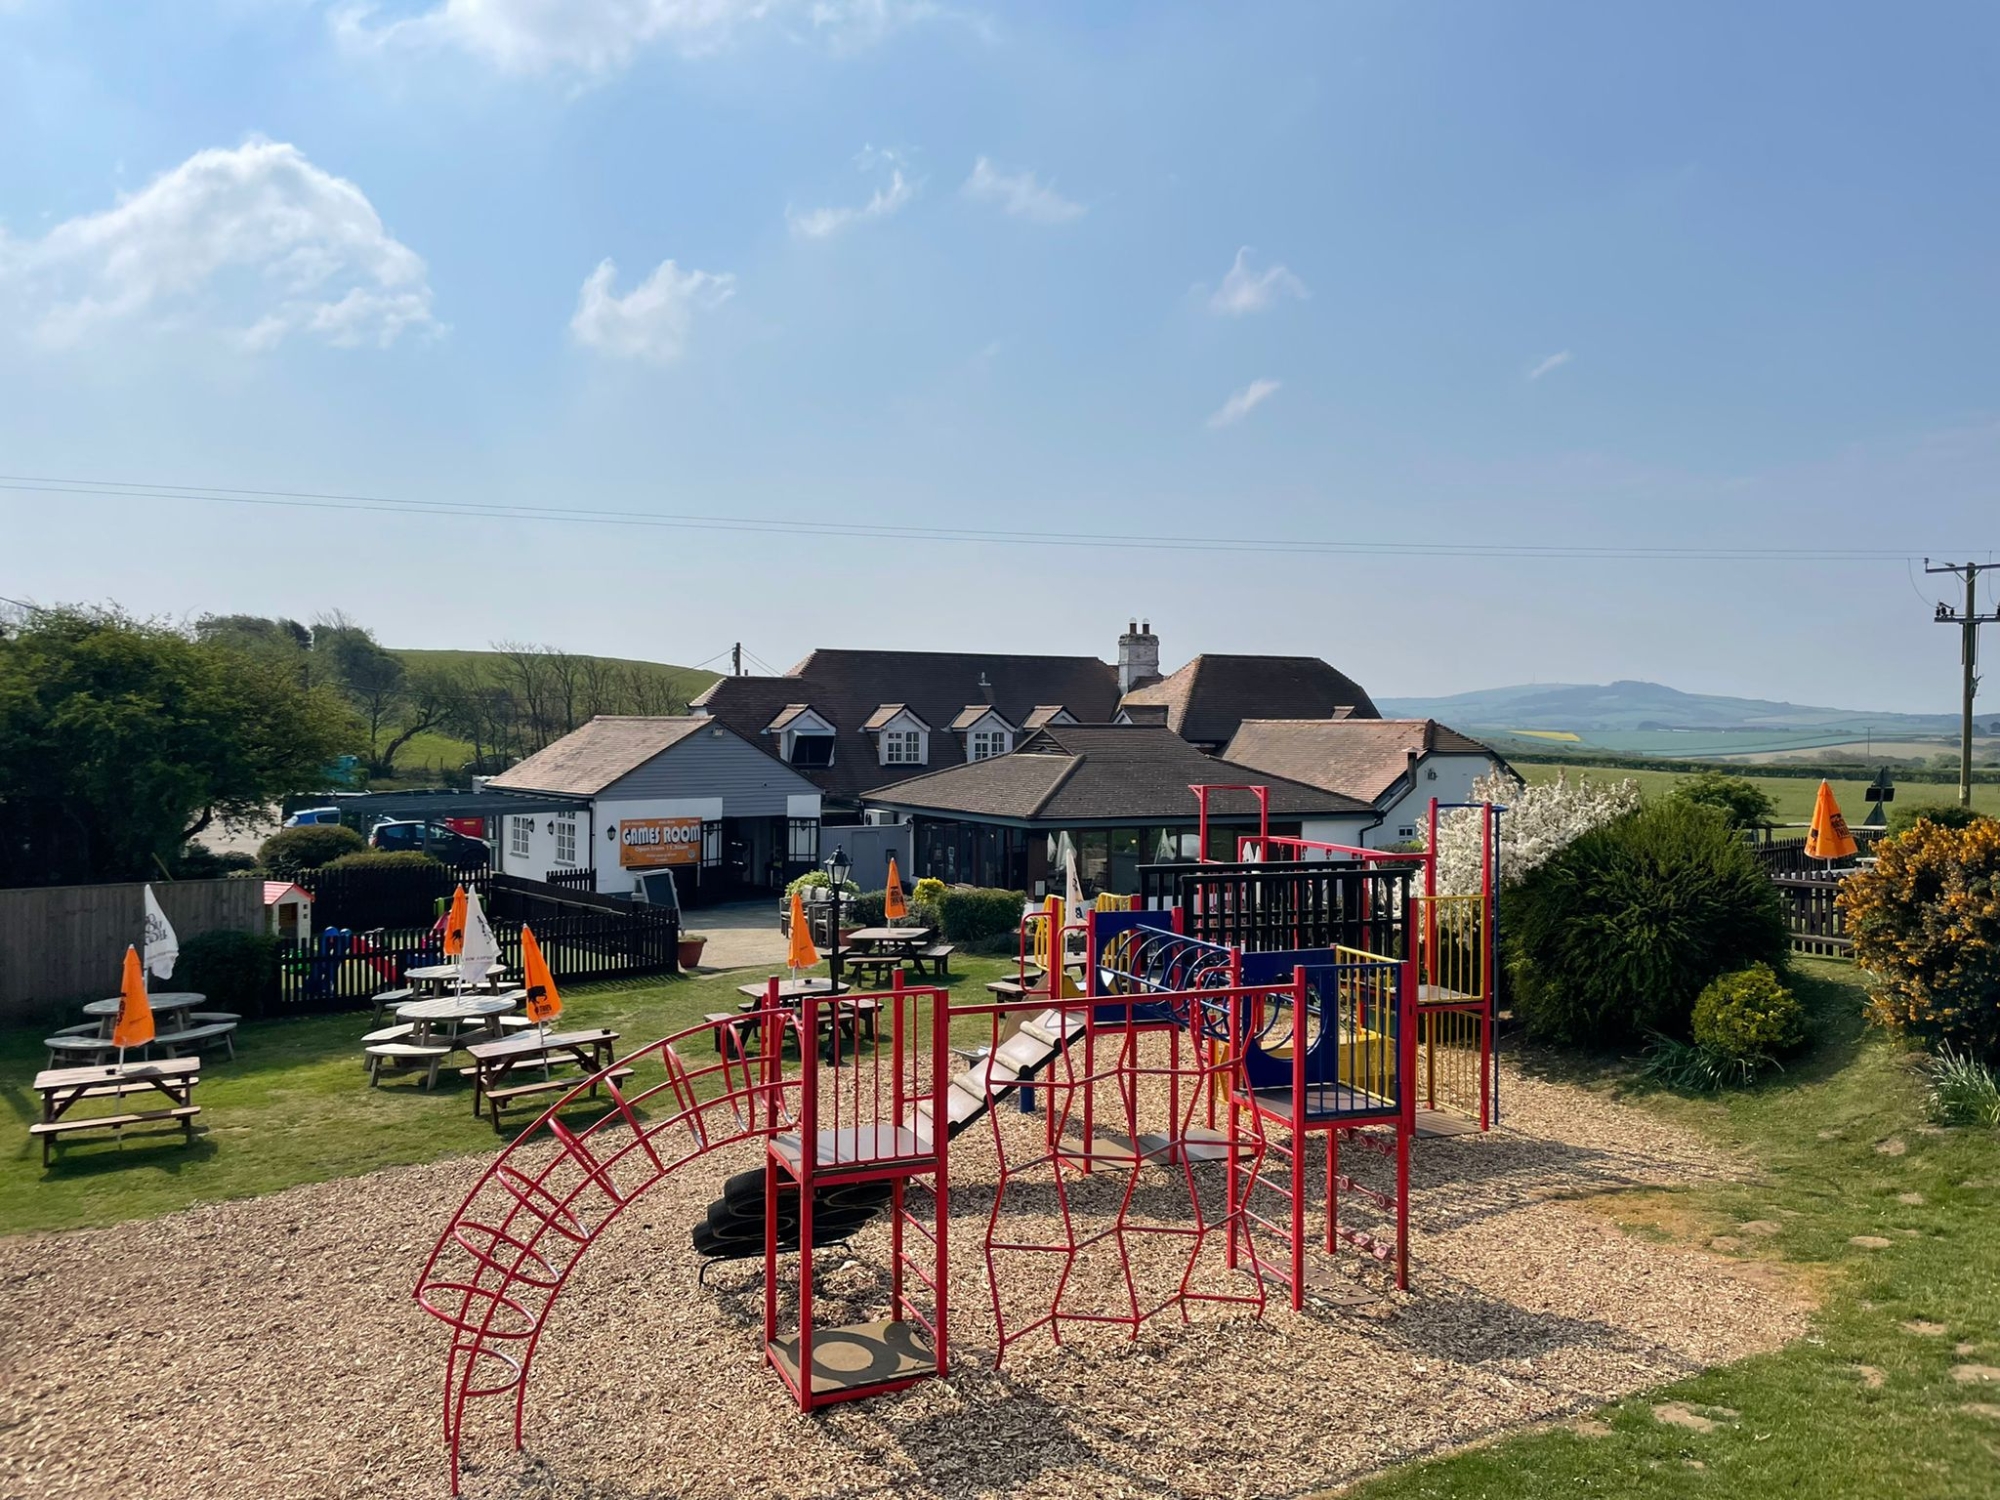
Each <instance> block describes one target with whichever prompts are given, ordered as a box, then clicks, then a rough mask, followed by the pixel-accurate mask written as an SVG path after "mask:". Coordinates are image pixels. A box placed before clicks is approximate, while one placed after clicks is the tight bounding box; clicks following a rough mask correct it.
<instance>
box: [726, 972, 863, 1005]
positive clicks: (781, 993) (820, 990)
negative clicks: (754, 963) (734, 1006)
mask: <svg viewBox="0 0 2000 1500" xmlns="http://www.w3.org/2000/svg"><path fill="white" fill-rule="evenodd" d="M736 993H737V994H739V995H741V996H743V997H744V998H745V999H746V1000H755V1001H756V1002H758V1004H757V1005H746V1006H744V1007H743V1008H744V1009H745V1010H756V1009H757V1008H758V1006H759V1005H762V1003H763V1002H764V1000H765V999H766V998H768V996H769V994H770V986H769V985H763V984H739V985H737V986H736ZM846 993H847V986H846V985H844V984H835V983H834V982H833V981H832V980H831V979H781V980H779V981H778V1002H779V1003H780V1004H781V1005H797V1004H798V1003H799V1001H801V1000H802V999H804V998H805V997H806V996H807V995H844V994H846Z"/></svg>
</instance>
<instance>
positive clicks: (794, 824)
mask: <svg viewBox="0 0 2000 1500" xmlns="http://www.w3.org/2000/svg"><path fill="white" fill-rule="evenodd" d="M785 857H786V858H787V859H789V860H790V861H791V862H792V863H793V864H795V865H800V864H803V865H813V864H818V863H819V819H818V818H793V819H791V827H790V833H789V836H788V838H787V840H786V848H785Z"/></svg>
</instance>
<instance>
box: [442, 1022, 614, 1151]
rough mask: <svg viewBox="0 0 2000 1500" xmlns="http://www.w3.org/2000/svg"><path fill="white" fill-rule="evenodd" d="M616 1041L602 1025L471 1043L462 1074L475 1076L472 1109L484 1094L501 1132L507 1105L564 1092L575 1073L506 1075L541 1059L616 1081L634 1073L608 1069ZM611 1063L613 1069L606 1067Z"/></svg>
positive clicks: (593, 1087) (594, 1087) (477, 1109)
mask: <svg viewBox="0 0 2000 1500" xmlns="http://www.w3.org/2000/svg"><path fill="white" fill-rule="evenodd" d="M617 1040H618V1033H617V1032H615V1031H607V1030H605V1029H603V1028H601V1027H600V1028H597V1029H594V1030H589V1031H552V1032H550V1033H549V1034H548V1035H547V1036H543V1035H541V1034H540V1033H539V1032H529V1031H521V1032H516V1033H515V1034H514V1035H513V1036H509V1037H503V1038H502V1039H501V1040H499V1041H497V1042H474V1043H472V1045H471V1046H469V1047H467V1048H466V1049H465V1050H466V1053H467V1054H468V1055H469V1056H470V1057H471V1058H472V1066H471V1067H469V1068H462V1069H460V1070H459V1071H460V1075H461V1076H462V1077H468V1078H470V1079H471V1080H472V1112H473V1114H475V1115H477V1114H479V1113H480V1110H481V1101H482V1099H483V1100H484V1102H485V1104H486V1105H487V1106H490V1107H491V1109H492V1111H493V1128H494V1129H495V1130H496V1131H497V1130H499V1129H500V1128H501V1121H500V1112H501V1109H502V1108H503V1107H504V1106H505V1105H507V1104H509V1103H512V1102H513V1101H514V1100H516V1099H525V1098H529V1097H531V1096H533V1095H535V1094H547V1093H556V1092H560V1091H562V1090H566V1089H569V1088H573V1087H574V1086H575V1084H576V1080H575V1079H574V1078H538V1079H533V1080H531V1081H529V1082H526V1083H512V1084H510V1083H508V1081H507V1079H508V1075H509V1074H511V1073H512V1072H513V1071H514V1070H515V1069H516V1068H520V1067H522V1066H524V1065H525V1066H529V1067H532V1066H534V1065H535V1064H537V1063H539V1064H541V1065H542V1066H543V1067H545V1068H546V1067H548V1066H550V1065H551V1064H563V1065H568V1064H572V1063H573V1064H575V1065H576V1066H577V1067H580V1068H581V1069H583V1071H584V1072H586V1073H591V1074H596V1073H604V1076H605V1077H606V1078H608V1079H610V1080H612V1081H613V1082H617V1081H620V1080H623V1079H626V1078H630V1077H631V1076H632V1069H630V1068H610V1063H611V1061H612V1057H613V1047H612V1044H613V1043H615V1042H616V1041H617ZM607 1068H610V1071H609V1072H605V1070H606V1069H607ZM590 1093H591V1097H592V1098H595V1097H596V1096H597V1085H596V1084H595V1083H592V1084H591V1088H590Z"/></svg>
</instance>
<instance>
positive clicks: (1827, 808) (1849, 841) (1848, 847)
mask: <svg viewBox="0 0 2000 1500" xmlns="http://www.w3.org/2000/svg"><path fill="white" fill-rule="evenodd" d="M1859 847H1860V846H1859V845H1858V844H1856V843H1855V842H1854V835H1853V834H1851V833H1849V832H1848V831H1847V819H1845V818H1843V817H1842V816H1841V815H1840V804H1839V803H1838V802H1836V801H1834V800H1833V788H1832V787H1830V786H1828V785H1827V784H1826V783H1825V782H1824V781H1822V782H1821V783H1820V784H1819V796H1818V797H1816V798H1815V799H1814V800H1813V815H1812V827H1810V828H1808V829H1807V830H1806V858H1807V859H1846V858H1847V856H1848V855H1850V854H1852V853H1853V852H1854V851H1855V850H1856V849H1857V848H1859Z"/></svg>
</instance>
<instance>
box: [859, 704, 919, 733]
mask: <svg viewBox="0 0 2000 1500" xmlns="http://www.w3.org/2000/svg"><path fill="white" fill-rule="evenodd" d="M897 714H908V715H909V716H910V717H911V718H913V719H915V720H916V721H917V723H918V724H920V725H922V726H923V727H924V728H925V729H929V728H930V727H931V726H930V725H929V724H927V723H925V722H924V717H923V715H922V714H920V713H918V712H917V711H916V710H915V709H913V708H911V707H910V705H909V704H907V703H885V704H883V705H882V706H881V707H880V708H878V709H876V710H875V712H874V713H872V714H870V715H869V716H868V717H867V718H866V719H865V720H864V721H863V722H862V725H861V727H862V728H863V729H866V730H868V731H869V732H871V733H873V732H874V731H875V730H878V729H887V728H888V727H889V724H890V721H892V720H893V719H894V718H895V717H896V715H897Z"/></svg>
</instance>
